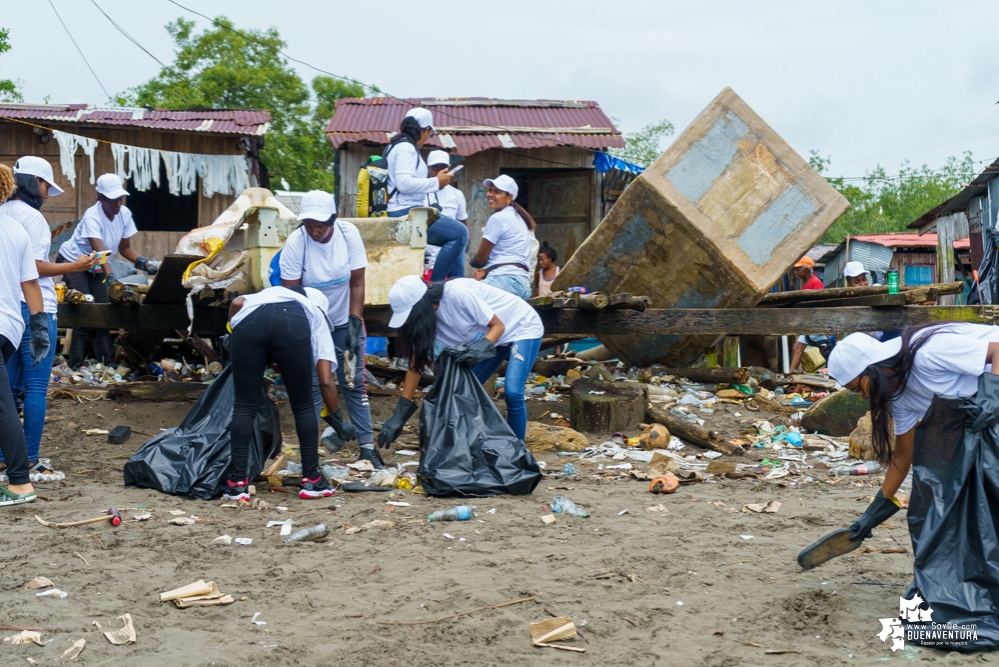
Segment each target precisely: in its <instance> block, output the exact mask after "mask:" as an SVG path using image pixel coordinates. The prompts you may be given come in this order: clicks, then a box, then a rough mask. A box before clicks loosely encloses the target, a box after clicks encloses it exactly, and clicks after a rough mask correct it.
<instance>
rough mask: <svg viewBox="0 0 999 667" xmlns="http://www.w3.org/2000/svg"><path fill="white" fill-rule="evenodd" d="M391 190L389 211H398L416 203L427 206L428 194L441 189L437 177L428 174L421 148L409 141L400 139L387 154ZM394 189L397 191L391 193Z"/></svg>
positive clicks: (389, 188)
mask: <svg viewBox="0 0 999 667" xmlns="http://www.w3.org/2000/svg"><path fill="white" fill-rule="evenodd" d="M386 161H387V162H388V191H389V194H390V195H391V199H389V203H388V211H389V213H391V212H392V211H399V210H402V209H404V208H412V207H414V206H426V205H427V199H426V196H425V195H426V194H427V193H430V192H437V191H438V190H440V189H441V184H440V181H438V180H437V178H436V177H434V178H428V177H427V173H428V172H427V163H426V161H425V160H424V159H423V156H422V155H420V151H418V150H416V147H415V146H414V145H413V144H411V143H409V142H408V141H400V142H399V143H397V144H396V145H395V146H394V147H393V148H392V150H390V151H389V154H388V157H387V158H386ZM393 191H394V192H395V194H392V193H393Z"/></svg>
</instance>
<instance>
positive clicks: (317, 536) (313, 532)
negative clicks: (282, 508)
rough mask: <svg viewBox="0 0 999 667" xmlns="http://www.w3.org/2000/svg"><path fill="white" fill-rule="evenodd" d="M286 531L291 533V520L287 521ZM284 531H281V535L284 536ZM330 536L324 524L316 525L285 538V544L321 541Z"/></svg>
mask: <svg viewBox="0 0 999 667" xmlns="http://www.w3.org/2000/svg"><path fill="white" fill-rule="evenodd" d="M288 524H289V525H288V530H289V532H290V531H291V520H290V519H289V520H288ZM283 531H284V529H282V533H281V534H282V535H284V532H283ZM329 534H330V531H329V529H328V528H327V527H326V524H325V523H320V524H318V525H315V526H312V527H311V528H303V529H302V530H299V531H296V532H295V533H293V534H291V535H290V536H289V537H286V538H285V540H284V541H285V544H287V543H288V542H310V541H314V540H321V539H323V538H324V537H326V536H327V535H329Z"/></svg>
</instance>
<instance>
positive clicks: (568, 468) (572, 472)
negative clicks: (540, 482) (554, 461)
mask: <svg viewBox="0 0 999 667" xmlns="http://www.w3.org/2000/svg"><path fill="white" fill-rule="evenodd" d="M562 474H563V475H565V476H566V477H575V476H576V466H574V465H572V464H571V463H566V464H565V465H564V466H562Z"/></svg>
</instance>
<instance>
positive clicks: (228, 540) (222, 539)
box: [212, 535, 232, 546]
mask: <svg viewBox="0 0 999 667" xmlns="http://www.w3.org/2000/svg"><path fill="white" fill-rule="evenodd" d="M212 544H223V545H225V546H229V545H230V544H232V537H230V536H229V535H220V536H219V537H216V538H215V539H214V540H212Z"/></svg>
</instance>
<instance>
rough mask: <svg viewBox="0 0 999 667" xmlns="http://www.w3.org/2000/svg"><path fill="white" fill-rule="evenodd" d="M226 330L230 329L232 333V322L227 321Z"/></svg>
mask: <svg viewBox="0 0 999 667" xmlns="http://www.w3.org/2000/svg"><path fill="white" fill-rule="evenodd" d="M225 330H226V331H228V332H229V333H232V322H226V323H225Z"/></svg>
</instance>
